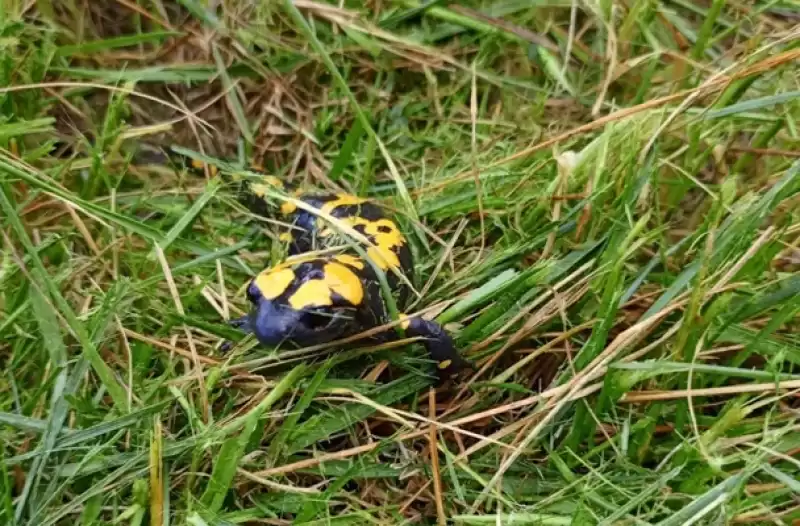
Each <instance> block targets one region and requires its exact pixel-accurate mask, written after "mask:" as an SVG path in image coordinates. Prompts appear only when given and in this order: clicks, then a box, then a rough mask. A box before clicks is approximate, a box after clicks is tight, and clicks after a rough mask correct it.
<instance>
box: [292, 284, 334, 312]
mask: <svg viewBox="0 0 800 526" xmlns="http://www.w3.org/2000/svg"><path fill="white" fill-rule="evenodd" d="M289 305H291V307H292V308H293V309H297V310H300V309H305V308H308V307H324V306H327V305H333V299H332V298H331V289H330V287H329V286H328V284H327V283H326V282H325V281H323V280H321V279H312V280H310V281H306V282H305V283H303V284H302V285H300V287H298V289H297V290H296V291H295V293H294V294H292V295H291V296H290V297H289Z"/></svg>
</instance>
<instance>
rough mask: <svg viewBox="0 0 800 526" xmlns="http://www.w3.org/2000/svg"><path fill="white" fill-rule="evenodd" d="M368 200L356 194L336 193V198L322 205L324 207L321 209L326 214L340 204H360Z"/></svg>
mask: <svg viewBox="0 0 800 526" xmlns="http://www.w3.org/2000/svg"><path fill="white" fill-rule="evenodd" d="M366 202H367V200H366V199H364V198H361V197H358V196H355V195H350V194H336V199H334V200H333V201H329V202H327V203H325V204H324V205H322V208H321V209H320V210H322V211H323V212H325V213H326V214H330V213H331V212H333V209H334V208H337V207H339V206H349V205H360V204H362V203H366Z"/></svg>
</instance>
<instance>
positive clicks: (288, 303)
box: [191, 162, 471, 379]
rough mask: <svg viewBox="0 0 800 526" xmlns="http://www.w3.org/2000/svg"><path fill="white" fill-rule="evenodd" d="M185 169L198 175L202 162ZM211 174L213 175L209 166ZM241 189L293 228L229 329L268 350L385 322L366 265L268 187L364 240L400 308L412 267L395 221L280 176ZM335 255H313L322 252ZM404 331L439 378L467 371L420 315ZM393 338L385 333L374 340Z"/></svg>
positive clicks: (248, 201)
mask: <svg viewBox="0 0 800 526" xmlns="http://www.w3.org/2000/svg"><path fill="white" fill-rule="evenodd" d="M191 168H192V169H195V170H198V171H199V170H203V164H202V163H194V162H193V163H192V164H191ZM209 173H211V174H212V175H217V173H218V170H217V169H216V168H214V170H210V169H209ZM260 177H261V178H260V179H256V180H248V181H247V182H246V183H245V184H244V185H243V191H242V194H241V200H242V202H243V203H244V204H245V205H246V206H247V207H248V208H249V209H250V210H251V211H252V212H253V213H255V214H258V215H262V216H266V217H276V218H278V219H280V220H281V221H282V222H284V223H287V224H289V225H291V228H290V229H289V230H288V231H286V232H283V233H282V234H281V239H285V240H286V241H287V242H288V245H289V250H288V252H289V257H288V258H287V260H286V261H284V262H282V263H280V264H278V265H276V266H273V267H271V268H267V269H265V270H263V271H262V272H260V273H259V274H258V275H257V276H256V277H255V278H254V279H253V280H252V281H251V282H250V284H249V285H248V287H247V298H248V300H249V302H250V303H251V305H252V309H251V312H250V313H249V314H247V315H246V316H243V317H242V318H239V319H236V320H233V321H232V322H231V324H232V325H234V326H236V327H238V328H240V329H241V330H242V331H244V332H246V333H253V334H254V335H255V337H256V338H257V339H258V340H259V342H260V343H261V344H263V345H267V346H276V345H281V344H283V343H288V342H290V343H293V344H295V345H300V346H308V345H316V344H320V343H327V342H330V341H334V340H338V339H341V338H345V337H348V336H352V335H355V334H358V333H360V332H363V331H364V330H367V329H369V328H372V327H375V326H378V325H381V324H384V323H386V322H387V321H389V316H388V313H387V308H386V305H385V303H384V300H383V296H382V294H381V289H380V285H379V280H378V278H377V276H376V274H375V270H374V268H373V267H372V265H370V264H369V262H368V261H366V260H364V259H363V258H362V257H361V256H360V255H358V253H357V252H356V251H353V250H352V249H350V248H349V245H348V244H347V243H344V242H343V239H342V237H341V236H342V235H346V234H342V233H340V232H339V231H338V230H337V229H336V227H335V226H334V225H332V224H330V223H329V222H328V221H326V220H325V219H323V218H321V217H318V216H317V215H316V214H314V213H312V212H310V211H308V210H305V209H303V208H301V207H298V206H296V204H295V203H293V202H291V201H283V202H281V204H279V205H278V204H274V203H273V200H271V199H269V198H268V195H267V194H268V193H269V190H278V191H282V192H285V193H287V194H289V195H290V196H292V197H293V198H294V199H296V200H298V201H300V202H302V203H304V204H305V205H308V207H309V208H313V209H316V210H319V211H321V212H323V214H327V215H330V216H332V217H334V218H336V219H338V220H340V221H341V222H342V223H343V224H345V225H346V226H348V227H350V228H352V229H353V230H355V231H356V232H358V233H360V234H361V235H362V236H364V237H365V238H366V239H367V240H368V241H369V243H368V244H364V245H363V248H364V250H365V252H366V255H367V257H368V258H369V260H370V261H371V262H372V263H373V264H375V265H376V266H377V267H378V268H379V269H380V270H381V271H383V272H384V274H385V275H386V278H387V280H388V282H389V285H390V287H391V288H392V290H393V291H394V292H395V293H396V294H397V295H398V299H399V300H400V304H403V303H405V301H406V298H407V294H408V290H407V287H406V286H405V285H404V283H403V282H402V281H401V280H400V278H399V277H398V276H397V273H398V271H399V273H401V274H403V275H404V276H405V277H406V278H407V279H408V280H409V281H411V280H412V279H413V274H414V264H413V260H412V256H411V250H410V249H409V246H408V242H407V240H406V238H405V236H404V235H403V234H402V232H401V230H400V228H399V226H398V224H397V223H396V222H395V221H393V220H392V219H390V218H389V217H387V216H386V214H385V213H384V210H383V209H382V208H381V207H380V206H378V205H376V204H375V203H371V202H369V201H368V200H366V199H363V198H360V197H357V196H353V195H350V194H344V193H317V192H302V191H300V190H298V189H296V188H290V187H289V186H288V185H285V184H284V183H282V182H281V181H280V180H279V179H277V178H275V177H272V176H269V175H265V174H263V175H261V176H260ZM334 247H341V248H340V250H338V251H335V252H332V253H326V254H325V255H315V254H314V253H315V252H317V251H319V250H322V249H332V248H334ZM402 326H403V328H404V329H405V331H406V334H407V335H408V336H412V337H413V336H419V337H422V338H423V343H424V345H425V347H426V349H427V350H428V353H429V354H430V356H431V358H432V359H433V360H434V361H435V362H436V363H437V368H436V369H437V374H438V376H439V377H440V379H445V378H448V377H451V376H453V375H454V374H456V373H458V372H459V371H460V370H462V369H463V368H464V367H471V365H470V364H469V362H467V361H466V360H464V359H463V358H462V357H461V356H460V355H459V354H458V352H457V351H456V349H455V347H454V345H453V342H452V340H451V338H450V336H449V335H448V334H447V333H446V332H445V331H444V329H443V328H442V327H441V326H440V325H438V324H436V323H435V322H431V321H428V320H425V319H423V318H418V317H406V318H405V319H404V320H403V324H402ZM395 337H396V332H395V331H393V330H389V331H385V332H384V333H382V335H381V336H378V337H377V339H378V340H383V341H385V340H387V339H391V338H395Z"/></svg>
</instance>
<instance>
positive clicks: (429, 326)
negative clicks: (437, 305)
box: [403, 317, 474, 381]
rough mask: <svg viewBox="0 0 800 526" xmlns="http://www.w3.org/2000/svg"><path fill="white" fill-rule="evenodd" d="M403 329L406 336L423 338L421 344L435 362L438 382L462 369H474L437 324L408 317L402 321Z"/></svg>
mask: <svg viewBox="0 0 800 526" xmlns="http://www.w3.org/2000/svg"><path fill="white" fill-rule="evenodd" d="M403 329H404V330H405V331H406V334H407V335H408V336H412V337H414V336H417V337H421V338H424V339H423V341H422V344H423V345H424V346H425V349H426V350H427V351H428V354H429V355H430V357H431V359H432V360H433V361H434V362H436V372H437V374H438V376H439V380H440V381H445V380H447V379H450V378H452V377H454V376H456V375H457V374H458V373H459V372H461V371H462V370H464V369H473V368H474V366H473V365H472V363H470V362H469V361H468V360H465V359H464V358H463V357H462V356H461V355H460V354H459V353H458V351H457V350H456V348H455V345H453V340H452V339H451V338H450V335H449V334H447V332H446V331H445V330H444V328H442V326H441V325H439V324H438V323H436V322H433V321H428V320H426V319H423V318H419V317H408V318H406V319H405V320H404V321H403Z"/></svg>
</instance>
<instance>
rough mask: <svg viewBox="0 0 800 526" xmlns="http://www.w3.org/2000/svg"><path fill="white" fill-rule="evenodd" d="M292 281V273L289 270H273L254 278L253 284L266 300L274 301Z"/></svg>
mask: <svg viewBox="0 0 800 526" xmlns="http://www.w3.org/2000/svg"><path fill="white" fill-rule="evenodd" d="M293 281H294V272H293V271H292V269H290V268H279V267H278V268H273V269H268V270H265V271H263V272H261V273H260V274H259V275H258V276H256V279H255V283H256V287H258V290H259V291H261V294H262V295H263V296H264V297H265V298H267V299H268V300H274V299H275V298H277V297H278V296H280V295H281V294H283V293H284V292H285V291H286V289H288V288H289V285H291V284H292V282H293Z"/></svg>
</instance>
